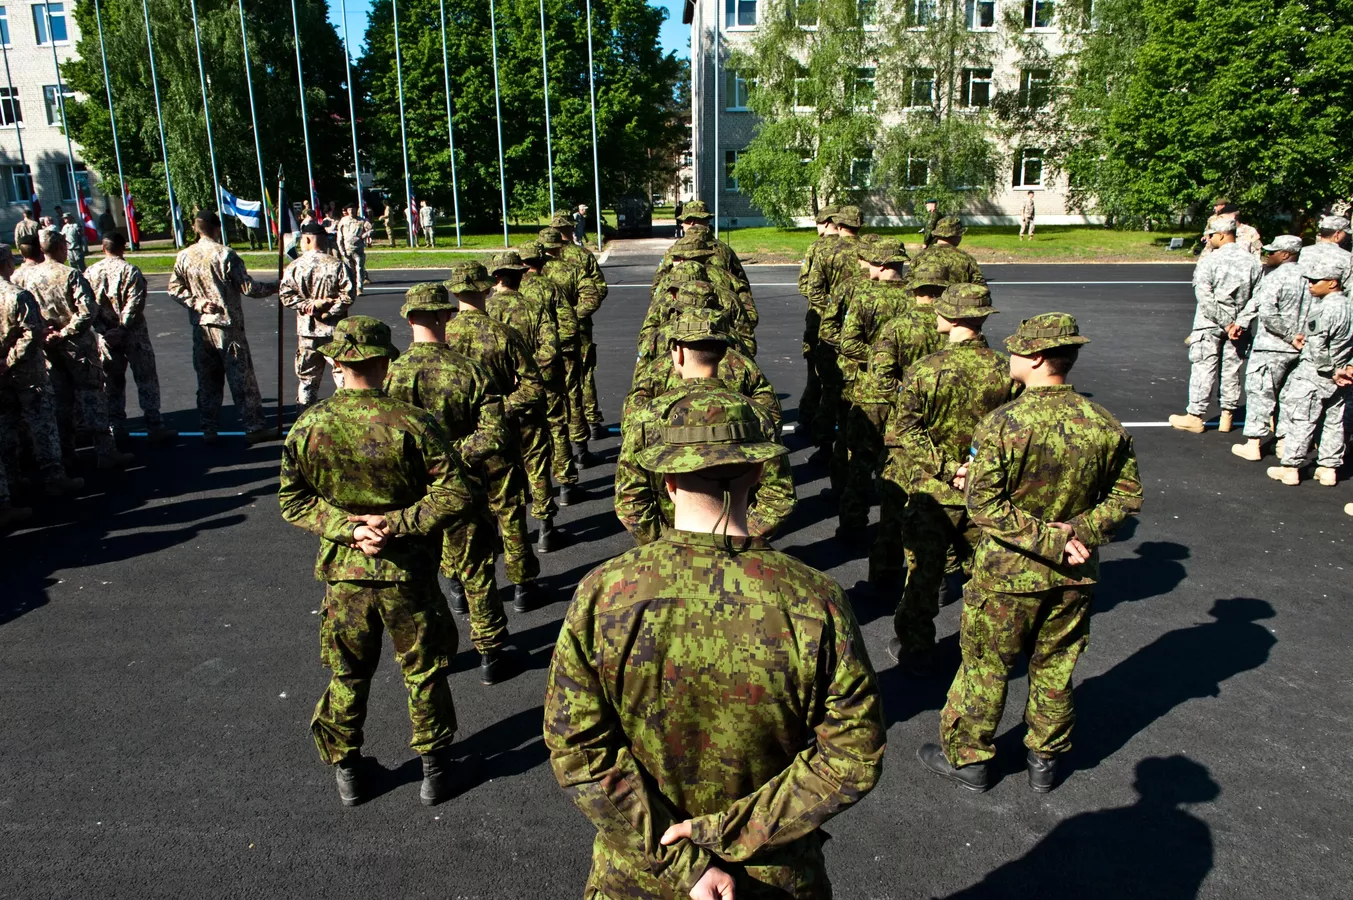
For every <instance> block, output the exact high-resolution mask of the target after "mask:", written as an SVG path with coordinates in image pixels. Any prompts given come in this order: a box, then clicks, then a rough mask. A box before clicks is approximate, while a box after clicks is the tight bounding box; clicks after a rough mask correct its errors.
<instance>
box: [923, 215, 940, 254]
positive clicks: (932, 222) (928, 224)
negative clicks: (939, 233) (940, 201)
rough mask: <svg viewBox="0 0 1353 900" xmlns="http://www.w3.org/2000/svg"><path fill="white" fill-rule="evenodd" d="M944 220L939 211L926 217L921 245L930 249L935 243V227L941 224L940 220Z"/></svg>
mask: <svg viewBox="0 0 1353 900" xmlns="http://www.w3.org/2000/svg"><path fill="white" fill-rule="evenodd" d="M942 218H943V216H941V215H940V211H939V210H938V209H936V210H934V211H932V212H931V213H930V214H929V215H927V216H926V220H925V225H924V226H922V228H921V243H922V244H923V245H924V246H926V247H929V246H930V245H931V244H933V243H935V238H934V236H933V234H932V233H933V232H934V231H935V226H936V225H938V224H940V219H942Z"/></svg>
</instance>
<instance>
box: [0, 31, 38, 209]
mask: <svg viewBox="0 0 1353 900" xmlns="http://www.w3.org/2000/svg"><path fill="white" fill-rule="evenodd" d="M0 55H3V56H4V59H5V84H6V85H8V86H9V111H10V118H11V119H12V120H13V124H14V136H15V137H16V138H18V140H19V165H21V166H23V171H24V177H25V178H27V179H28V204H29V206H32V204H33V198H34V197H36V196H37V188H36V186H35V185H34V183H33V173H32V172H31V171H30V170H29V168H28V159H27V158H26V157H25V156H24V152H23V129H22V128H20V127H19V112H18V105H19V98H18V97H17V96H15V94H14V79H13V78H12V77H10V74H9V49H8V47H7V45H5V44H3V43H0Z"/></svg>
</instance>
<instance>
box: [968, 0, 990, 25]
mask: <svg viewBox="0 0 1353 900" xmlns="http://www.w3.org/2000/svg"><path fill="white" fill-rule="evenodd" d="M965 12H966V14H967V19H968V30H969V31H990V30H991V29H993V28H995V27H996V0H966V2H965Z"/></svg>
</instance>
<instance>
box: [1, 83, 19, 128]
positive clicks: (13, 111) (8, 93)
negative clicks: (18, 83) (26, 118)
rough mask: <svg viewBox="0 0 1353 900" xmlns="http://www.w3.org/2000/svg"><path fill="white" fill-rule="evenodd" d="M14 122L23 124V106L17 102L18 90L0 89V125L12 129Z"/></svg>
mask: <svg viewBox="0 0 1353 900" xmlns="http://www.w3.org/2000/svg"><path fill="white" fill-rule="evenodd" d="M15 122H18V123H19V124H23V105H22V104H21V103H20V102H19V89H18V88H10V87H0V125H4V126H7V127H13V125H14V123H15Z"/></svg>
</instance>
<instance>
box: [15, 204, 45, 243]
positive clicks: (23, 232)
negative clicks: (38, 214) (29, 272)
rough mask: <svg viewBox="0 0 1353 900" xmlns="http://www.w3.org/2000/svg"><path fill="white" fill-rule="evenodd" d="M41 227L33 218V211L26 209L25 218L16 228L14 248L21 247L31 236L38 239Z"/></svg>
mask: <svg viewBox="0 0 1353 900" xmlns="http://www.w3.org/2000/svg"><path fill="white" fill-rule="evenodd" d="M40 227H41V226H39V225H38V221H37V219H34V218H33V210H31V209H29V208H27V207H24V211H23V218H22V219H20V220H19V224H17V225H15V226H14V246H16V247H17V246H19V244H20V243H22V242H23V239H24V238H25V237H28V236H29V235H33V236H35V237H36V236H37V233H38V229H39V228H40Z"/></svg>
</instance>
